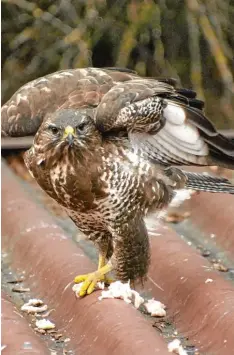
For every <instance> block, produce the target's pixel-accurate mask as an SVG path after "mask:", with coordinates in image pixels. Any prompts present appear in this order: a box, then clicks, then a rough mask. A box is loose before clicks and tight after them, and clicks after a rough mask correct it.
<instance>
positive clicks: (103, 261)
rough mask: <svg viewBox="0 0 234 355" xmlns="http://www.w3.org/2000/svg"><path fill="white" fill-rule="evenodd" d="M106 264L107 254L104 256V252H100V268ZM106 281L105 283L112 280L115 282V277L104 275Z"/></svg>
mask: <svg viewBox="0 0 234 355" xmlns="http://www.w3.org/2000/svg"><path fill="white" fill-rule="evenodd" d="M105 265H106V256H104V255H103V254H102V253H99V258H98V270H100V269H101V268H103V267H104V266H105ZM103 281H104V283H105V284H108V285H109V284H110V283H111V282H113V281H114V280H113V278H111V277H107V276H106V275H105V276H104V280H103Z"/></svg>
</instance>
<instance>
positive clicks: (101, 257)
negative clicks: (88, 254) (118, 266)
mask: <svg viewBox="0 0 234 355" xmlns="http://www.w3.org/2000/svg"><path fill="white" fill-rule="evenodd" d="M105 265H106V256H105V255H103V254H101V253H99V258H98V270H99V269H101V268H102V267H103V266H105Z"/></svg>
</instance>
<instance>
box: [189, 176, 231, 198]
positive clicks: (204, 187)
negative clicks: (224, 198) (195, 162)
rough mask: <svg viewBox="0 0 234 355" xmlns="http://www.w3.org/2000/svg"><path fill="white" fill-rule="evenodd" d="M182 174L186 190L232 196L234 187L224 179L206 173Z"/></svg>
mask: <svg viewBox="0 0 234 355" xmlns="http://www.w3.org/2000/svg"><path fill="white" fill-rule="evenodd" d="M183 173H184V174H185V176H186V178H187V181H186V183H185V187H186V188H187V189H192V190H197V191H206V192H221V193H228V194H234V185H232V183H231V182H230V181H229V180H227V179H225V178H222V177H216V176H211V175H208V174H206V173H204V174H199V173H191V172H185V171H183Z"/></svg>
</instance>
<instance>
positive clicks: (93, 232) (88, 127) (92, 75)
mask: <svg viewBox="0 0 234 355" xmlns="http://www.w3.org/2000/svg"><path fill="white" fill-rule="evenodd" d="M203 105H204V104H203V102H202V101H200V100H198V99H197V98H196V93H195V92H194V91H192V90H187V89H180V88H177V86H176V82H175V80H173V79H155V78H143V77H140V76H138V75H137V74H136V73H135V72H132V71H130V70H127V69H117V68H106V69H98V68H85V69H71V70H63V71H59V72H56V73H53V74H50V75H47V76H45V77H42V78H39V79H37V80H34V81H32V82H30V83H28V84H27V85H24V86H23V87H22V88H20V89H19V90H18V91H17V92H16V93H15V94H14V95H13V96H12V98H11V99H10V100H9V101H8V102H7V103H6V104H5V105H4V106H3V107H2V135H3V136H7V135H9V136H24V135H34V134H35V138H34V143H33V146H32V147H31V148H30V149H29V150H28V151H27V152H26V153H25V163H26V165H27V167H28V169H29V171H30V172H31V173H32V175H33V176H34V177H35V179H36V180H37V182H38V184H39V185H40V186H41V187H42V189H44V190H45V191H46V192H47V193H48V194H49V195H50V196H51V197H52V198H54V199H55V200H56V201H57V202H58V203H59V204H60V205H62V206H63V207H64V208H65V209H66V210H67V213H68V215H69V216H70V217H71V219H72V220H73V221H74V223H75V224H76V225H77V227H78V228H79V229H80V230H81V231H82V232H83V233H85V234H86V235H87V236H88V238H89V239H90V240H92V241H93V242H94V243H95V245H96V246H97V248H98V250H99V264H98V270H97V271H95V272H93V273H90V274H87V275H80V276H77V277H76V278H75V282H77V283H80V282H83V285H82V287H81V290H80V296H84V295H85V294H90V293H91V292H92V291H93V290H94V288H95V285H96V283H97V281H99V280H103V281H106V280H108V279H107V276H106V274H107V273H108V272H109V271H111V270H114V271H115V274H116V277H117V278H118V279H120V280H122V281H127V280H131V281H132V282H135V281H137V280H144V278H145V276H146V274H147V270H148V266H149V260H150V251H149V240H148V235H147V230H146V227H145V223H144V217H145V215H146V214H147V213H148V212H150V211H157V210H161V209H163V208H166V207H167V205H168V204H169V203H170V201H171V199H172V198H173V195H174V191H175V189H181V188H191V189H194V190H204V191H210V192H226V193H234V186H233V185H231V184H230V182H229V181H228V180H226V179H223V178H218V177H212V176H208V175H202V174H195V173H190V172H186V171H183V170H181V169H180V168H179V166H180V165H190V166H191V165H196V166H209V165H218V166H224V167H227V168H230V169H233V167H234V145H233V143H232V142H231V141H230V140H228V139H227V138H225V137H224V136H222V135H221V134H219V133H218V132H217V131H216V129H215V127H214V126H213V124H212V123H211V122H210V121H209V120H208V119H207V118H206V117H205V115H204V113H203Z"/></svg>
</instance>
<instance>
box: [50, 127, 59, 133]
mask: <svg viewBox="0 0 234 355" xmlns="http://www.w3.org/2000/svg"><path fill="white" fill-rule="evenodd" d="M48 130H49V131H50V132H51V133H52V134H53V135H57V134H58V133H59V129H58V128H57V127H55V126H48Z"/></svg>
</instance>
